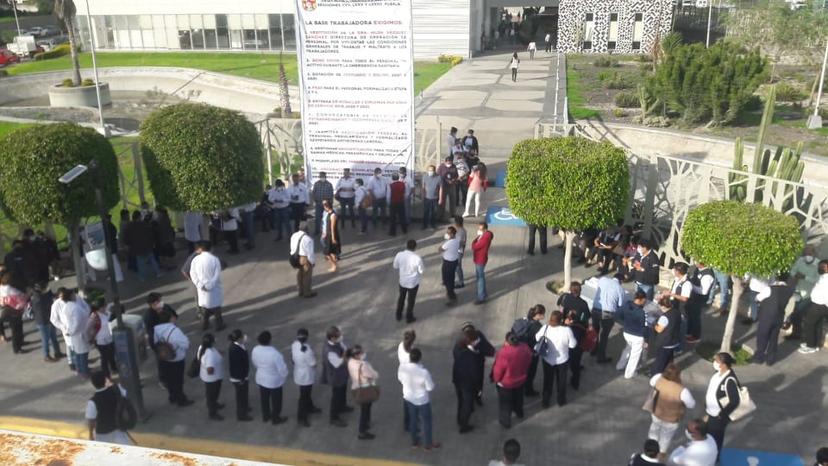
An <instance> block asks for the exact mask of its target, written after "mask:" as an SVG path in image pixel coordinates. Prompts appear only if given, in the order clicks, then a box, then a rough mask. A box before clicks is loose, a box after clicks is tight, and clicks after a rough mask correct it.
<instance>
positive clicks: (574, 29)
mask: <svg viewBox="0 0 828 466" xmlns="http://www.w3.org/2000/svg"><path fill="white" fill-rule="evenodd" d="M558 13H559V19H558V50H560V51H562V52H565V53H578V52H584V53H607V51H608V44H607V42H608V41H609V31H610V15H611V14H617V15H618V19H617V26H618V37H617V38H616V40H615V42H616V45H615V49H614V50H612V52H614V53H649V51H650V48H651V46H652V44H653V42H654V41H655V40H656V38H657V37H659V36H661V37H663V36H665V35H667V34H669V33H670V30H671V28H672V17H673V2H672V0H561V2H560V5H559V7H558ZM588 13H591V14H592V15H593V24H594V32H593V35H592V37H591V39H592V40H591V42H592V46H591V48H590V49H589V50H583V47H582V45H583V40H584V22H585V19H586V15H587V14H588ZM637 13H640V14H642V25H643V28H644V30H643V37H642V38H641V41H640V42H641V46H640V48H639V49H637V50H634V49H633V48H632V45H633V44H632V43H633V25H634V23H635V15H636V14H637Z"/></svg>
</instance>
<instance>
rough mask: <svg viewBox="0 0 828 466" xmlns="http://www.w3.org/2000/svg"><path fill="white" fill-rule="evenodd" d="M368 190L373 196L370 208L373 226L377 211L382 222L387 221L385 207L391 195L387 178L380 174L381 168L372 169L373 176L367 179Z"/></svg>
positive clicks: (375, 222) (375, 225)
mask: <svg viewBox="0 0 828 466" xmlns="http://www.w3.org/2000/svg"><path fill="white" fill-rule="evenodd" d="M367 188H368V191H369V192H370V193H371V197H372V198H373V205H372V206H371V207H372V210H371V222H372V223H373V224H374V228H376V227H377V213H379V216H380V219H381V220H382V223H383V224H385V223H386V222H387V218H386V217H385V214H386V207H387V206H388V198H389V197H390V196H391V190H390V189H388V180H386V179H385V177H384V176H382V169H381V168H379V167H377V168H375V169H374V176H372V177H371V179H369V180H368V186H367Z"/></svg>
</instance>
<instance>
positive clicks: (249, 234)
mask: <svg viewBox="0 0 828 466" xmlns="http://www.w3.org/2000/svg"><path fill="white" fill-rule="evenodd" d="M241 218H242V225H244V239H245V240H246V241H247V244H248V245H250V246H255V244H256V224H255V222H254V221H253V211H250V212H247V211H244V212H242V214H241Z"/></svg>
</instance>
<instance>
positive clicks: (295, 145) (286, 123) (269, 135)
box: [254, 118, 303, 185]
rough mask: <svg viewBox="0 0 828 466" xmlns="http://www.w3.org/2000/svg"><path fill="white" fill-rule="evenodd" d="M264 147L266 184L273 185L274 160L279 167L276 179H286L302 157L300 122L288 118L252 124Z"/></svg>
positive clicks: (267, 119)
mask: <svg viewBox="0 0 828 466" xmlns="http://www.w3.org/2000/svg"><path fill="white" fill-rule="evenodd" d="M254 124H255V125H256V129H257V130H258V131H259V136H260V138H261V141H262V147H264V156H265V169H266V170H267V184H269V185H273V181H274V179H275V177H274V173H273V163H274V158H275V159H276V163H277V164H278V167H279V173H278V177H279V178H282V179H287V178H286V176H287V174H289V173H291V172H292V171H293V170H292V169H293V166H294V165H295V161H296V159H297V158H298V157H301V156H302V153H303V150H302V149H303V146H302V120H300V119H290V118H265V119H264V120H260V121H257V122H255V123H254Z"/></svg>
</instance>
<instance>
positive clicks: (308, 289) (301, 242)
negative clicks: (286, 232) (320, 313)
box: [290, 222, 316, 298]
mask: <svg viewBox="0 0 828 466" xmlns="http://www.w3.org/2000/svg"><path fill="white" fill-rule="evenodd" d="M290 254H291V255H294V254H295V255H297V256H299V268H298V269H296V286H297V288H299V297H300V298H313V297H314V296H316V293H315V292H314V291H313V289H312V287H313V284H312V279H313V266H314V265H315V264H316V255H315V254H314V252H313V239H312V238H311V236H310V235H309V234H308V224H307V222H302V223H301V224H300V225H299V229H298V230H297V231H296V233H294V234H293V235H291V237H290Z"/></svg>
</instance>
